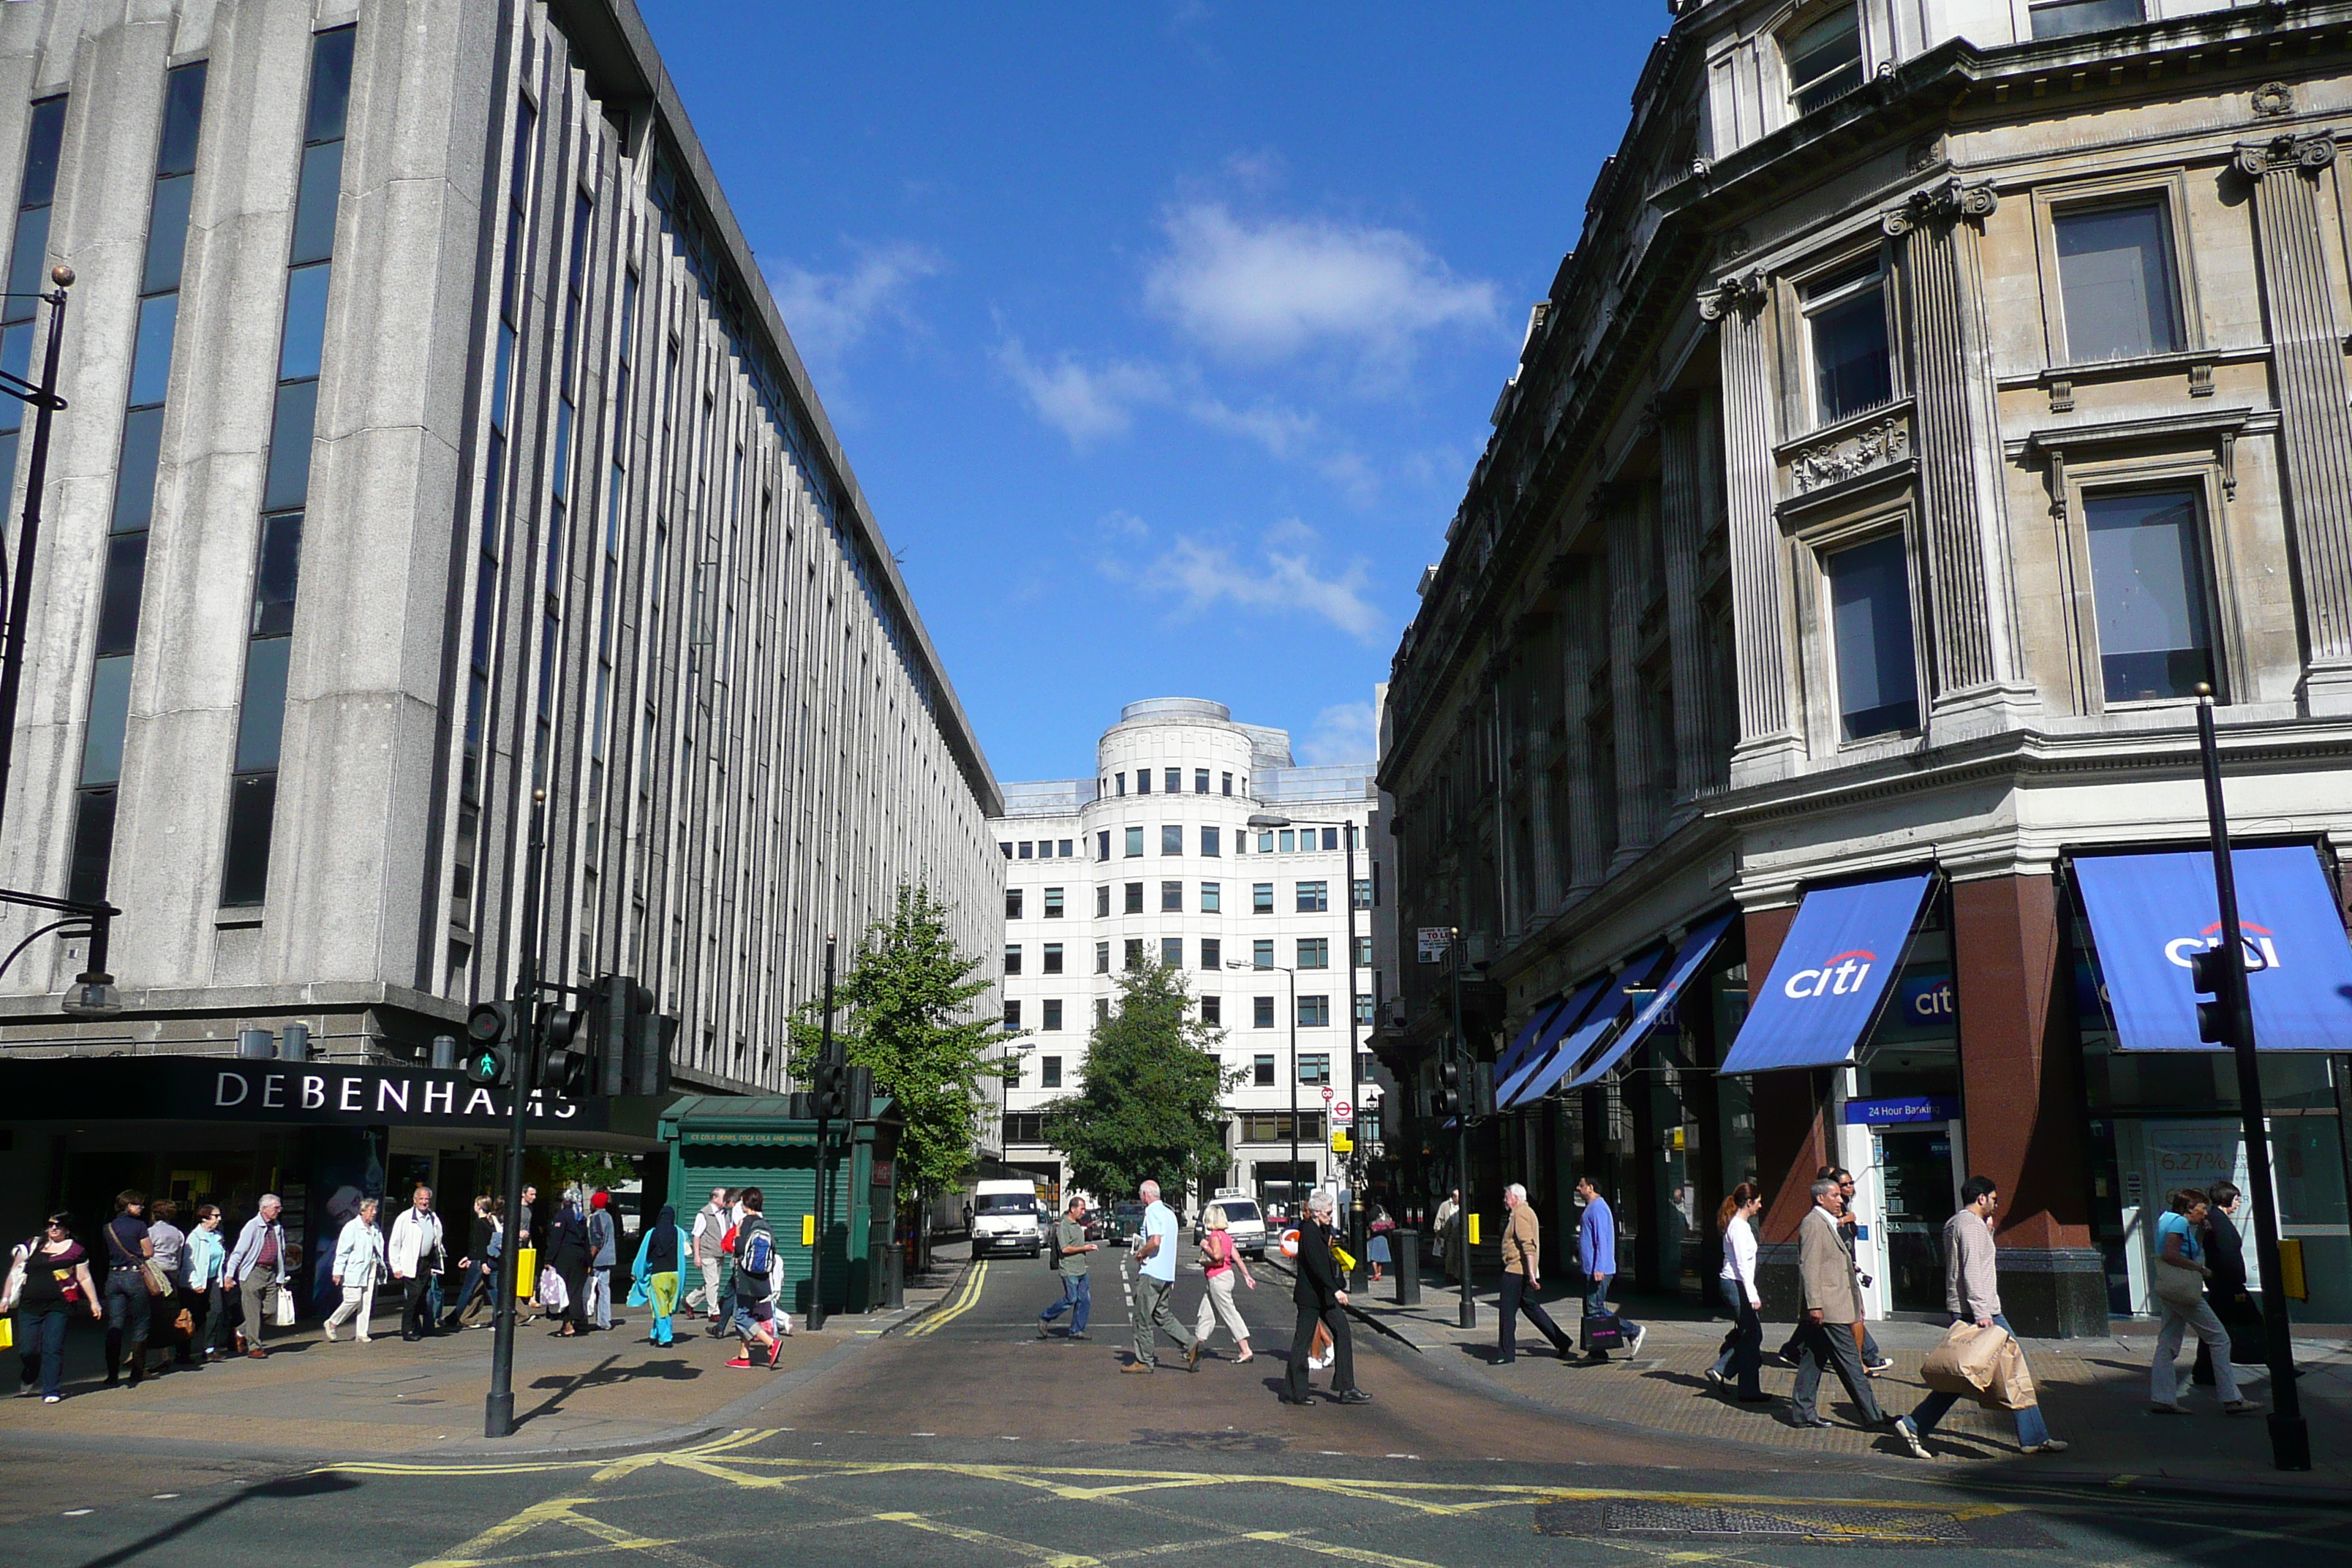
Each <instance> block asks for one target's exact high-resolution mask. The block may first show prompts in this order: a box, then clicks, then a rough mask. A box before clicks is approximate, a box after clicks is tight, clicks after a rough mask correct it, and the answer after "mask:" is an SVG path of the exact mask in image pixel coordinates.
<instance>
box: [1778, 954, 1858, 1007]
mask: <svg viewBox="0 0 2352 1568" xmlns="http://www.w3.org/2000/svg"><path fill="white" fill-rule="evenodd" d="M1877 961H1878V954H1876V953H1874V952H1870V951H1869V950H1868V949H1866V948H1860V947H1857V948H1852V949H1849V950H1848V951H1846V952H1840V953H1834V954H1832V955H1831V956H1830V957H1828V958H1825V959H1823V960H1822V966H1821V967H1820V968H1819V969H1800V970H1799V971H1797V973H1794V974H1791V975H1790V976H1789V978H1788V979H1787V980H1785V981H1783V982H1782V983H1781V985H1780V989H1781V991H1782V992H1784V993H1785V994H1788V995H1789V996H1790V997H1791V998H1793V999H1794V1000H1796V1001H1799V1002H1801V1001H1803V1000H1804V999H1805V998H1807V997H1808V996H1822V995H1829V996H1843V995H1845V994H1848V993H1850V992H1854V991H1859V990H1861V989H1862V977H1863V976H1864V975H1865V974H1868V973H1870V966H1871V965H1872V964H1873V963H1876V962H1877Z"/></svg>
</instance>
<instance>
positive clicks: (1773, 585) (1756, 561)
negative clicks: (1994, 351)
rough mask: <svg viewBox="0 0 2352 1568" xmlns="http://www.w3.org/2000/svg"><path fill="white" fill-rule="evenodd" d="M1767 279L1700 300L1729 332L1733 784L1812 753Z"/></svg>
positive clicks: (1726, 449) (1726, 287) (1734, 283)
mask: <svg viewBox="0 0 2352 1568" xmlns="http://www.w3.org/2000/svg"><path fill="white" fill-rule="evenodd" d="M1770 296H1771V287H1770V285H1769V284H1768V283H1767V282H1766V281H1765V279H1764V275H1763V274H1762V273H1760V272H1756V271H1748V272H1744V273H1741V274H1739V275H1738V276H1737V277H1734V278H1730V279H1726V280H1724V281H1723V282H1722V283H1720V284H1718V285H1717V287H1715V288H1713V289H1708V290H1707V291H1706V293H1704V294H1701V295H1700V296H1699V301H1698V310H1699V314H1700V315H1701V316H1703V317H1705V318H1706V320H1708V321H1715V322H1717V323H1719V324H1720V327H1721V331H1719V332H1718V333H1717V351H1718V353H1720V354H1721V356H1722V361H1723V408H1724V428H1723V478H1724V503H1725V510H1726V512H1727V515H1728V518H1729V526H1730V546H1731V603H1732V610H1731V615H1732V632H1733V637H1734V638H1735V640H1736V641H1737V642H1738V653H1737V662H1738V673H1739V743H1738V746H1737V747H1736V748H1735V749H1734V750H1733V752H1732V757H1731V777H1732V782H1733V783H1734V784H1746V783H1751V782H1754V781H1757V780H1761V779H1769V778H1777V777H1779V776H1780V774H1781V773H1784V772H1786V771H1787V770H1788V769H1789V768H1790V766H1791V765H1792V764H1793V763H1795V762H1797V761H1798V760H1799V759H1801V757H1802V756H1803V754H1804V742H1803V740H1802V738H1801V736H1800V735H1799V734H1798V733H1797V730H1796V724H1795V705H1794V704H1793V702H1792V701H1791V700H1790V686H1791V676H1792V671H1791V670H1790V664H1789V631H1788V616H1789V593H1788V584H1786V583H1785V582H1784V581H1783V576H1784V570H1785V569H1784V568H1783V566H1782V564H1781V561H1782V553H1783V552H1782V550H1781V545H1780V525H1779V523H1778V522H1777V521H1775V520H1774V518H1773V515H1772V505H1773V501H1774V499H1775V497H1774V487H1775V479H1774V464H1773V460H1772V407H1773V397H1774V391H1773V377H1772V346H1771V341H1770V334H1769V329H1768V327H1767V323H1766V320H1765V313H1764V307H1765V304H1766V302H1767V301H1768V300H1769V298H1770Z"/></svg>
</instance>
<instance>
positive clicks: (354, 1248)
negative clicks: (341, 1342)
mask: <svg viewBox="0 0 2352 1568" xmlns="http://www.w3.org/2000/svg"><path fill="white" fill-rule="evenodd" d="M378 1279H383V1232H382V1231H380V1230H378V1229H376V1227H375V1200H374V1199H373V1198H362V1199H361V1200H360V1212H359V1213H357V1214H355V1215H352V1218H351V1223H350V1224H348V1225H346V1226H343V1234H342V1236H341V1238H340V1239H339V1240H337V1241H336V1243H335V1283H336V1284H338V1285H340V1286H341V1287H342V1288H343V1304H342V1305H341V1306H340V1307H338V1308H336V1309H335V1313H334V1316H332V1317H331V1318H329V1319H328V1320H327V1338H328V1340H329V1341H330V1342H331V1341H332V1340H333V1339H334V1337H335V1325H337V1324H338V1323H341V1322H344V1321H348V1320H349V1319H350V1317H351V1316H352V1313H354V1312H356V1313H358V1314H359V1320H360V1327H359V1332H357V1333H355V1334H353V1335H352V1338H353V1339H355V1340H357V1341H358V1342H360V1343H362V1344H365V1343H367V1342H368V1310H369V1309H370V1308H371V1307H373V1306H374V1305H375V1282H376V1281H377V1280H378Z"/></svg>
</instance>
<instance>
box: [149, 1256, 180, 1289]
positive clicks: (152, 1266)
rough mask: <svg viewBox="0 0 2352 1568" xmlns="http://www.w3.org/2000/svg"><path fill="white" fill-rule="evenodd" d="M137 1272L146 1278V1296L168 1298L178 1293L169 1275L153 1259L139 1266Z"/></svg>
mask: <svg viewBox="0 0 2352 1568" xmlns="http://www.w3.org/2000/svg"><path fill="white" fill-rule="evenodd" d="M139 1271H140V1272H141V1273H142V1274H144V1275H146V1276H147V1294H149V1295H150V1296H170V1295H173V1294H176V1293H177V1292H178V1290H179V1287H178V1286H176V1285H174V1284H173V1283H172V1276H171V1275H170V1273H169V1272H167V1271H166V1270H165V1269H164V1268H163V1265H162V1264H160V1263H158V1262H156V1261H155V1260H154V1259H153V1258H149V1259H147V1261H146V1262H144V1263H142V1264H141V1265H140V1266H139Z"/></svg>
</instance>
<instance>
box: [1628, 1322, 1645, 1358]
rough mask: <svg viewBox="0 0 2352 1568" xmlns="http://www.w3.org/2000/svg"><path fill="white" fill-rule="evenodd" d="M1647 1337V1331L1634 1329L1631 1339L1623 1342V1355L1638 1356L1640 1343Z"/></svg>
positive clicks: (1640, 1348) (1640, 1347)
mask: <svg viewBox="0 0 2352 1568" xmlns="http://www.w3.org/2000/svg"><path fill="white" fill-rule="evenodd" d="M1649 1337H1650V1331H1649V1330H1647V1329H1641V1328H1637V1329H1635V1330H1634V1331H1633V1338H1632V1339H1630V1340H1628V1341H1626V1342H1625V1353H1626V1354H1627V1355H1640V1354H1641V1353H1642V1342H1643V1340H1646V1339H1648V1338H1649Z"/></svg>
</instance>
